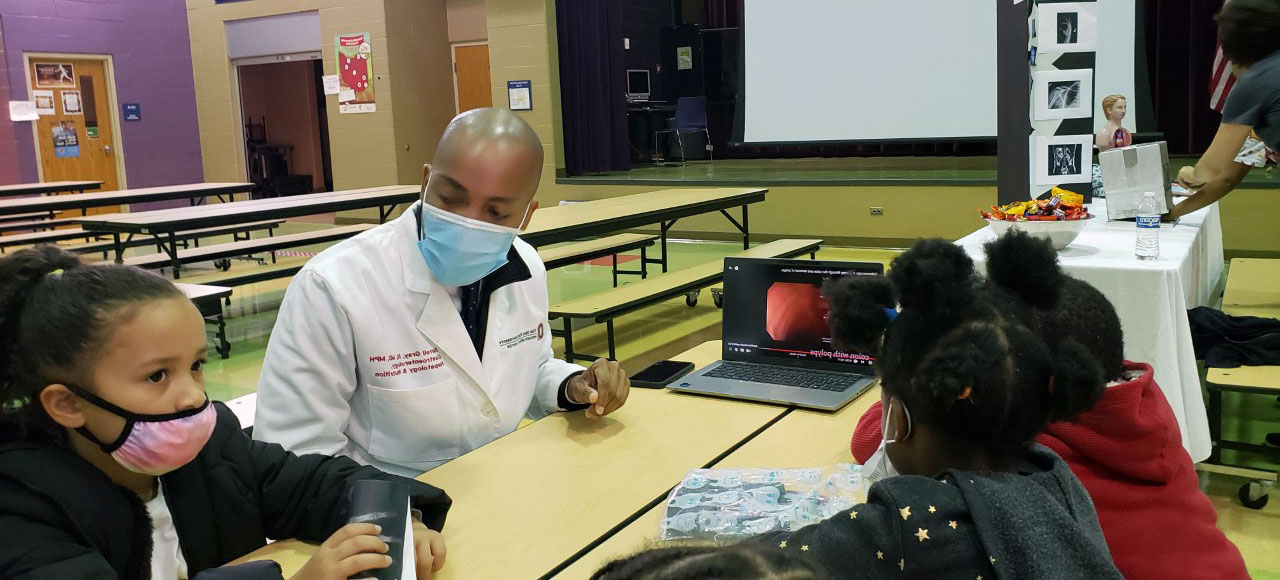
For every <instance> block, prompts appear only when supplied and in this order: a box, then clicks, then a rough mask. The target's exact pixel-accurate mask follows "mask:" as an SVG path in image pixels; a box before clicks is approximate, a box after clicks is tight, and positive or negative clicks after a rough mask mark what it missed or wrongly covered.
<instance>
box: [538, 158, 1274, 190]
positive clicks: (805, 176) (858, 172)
mask: <svg viewBox="0 0 1280 580" xmlns="http://www.w3.org/2000/svg"><path fill="white" fill-rule="evenodd" d="M1195 162H1196V158H1194V157H1175V158H1172V159H1170V160H1169V165H1170V167H1171V168H1172V169H1171V170H1176V169H1177V168H1179V167H1182V166H1183V165H1194V164H1195ZM557 181H558V182H560V183H579V184H601V185H604V184H612V185H626V184H632V185H634V184H637V183H642V184H654V185H679V184H681V183H682V182H694V183H698V182H702V183H706V182H712V183H718V184H731V183H742V184H745V185H752V186H769V185H832V184H837V185H858V184H859V182H863V184H866V185H873V184H876V183H877V182H893V183H896V184H899V185H901V184H932V185H995V183H996V158H995V157H843V158H825V157H821V158H817V157H815V158H806V159H721V160H719V161H714V162H706V161H696V162H690V163H687V164H684V165H681V164H679V163H670V164H667V165H647V166H637V167H634V168H632V169H631V170H630V171H613V172H608V173H597V174H590V175H577V176H573V177H563V176H562V177H560V178H559V179H558V180H557ZM1240 187H1242V188H1245V189H1248V188H1274V187H1280V176H1275V175H1270V176H1269V175H1268V174H1267V172H1266V171H1263V170H1260V169H1259V170H1254V171H1251V172H1250V173H1249V175H1248V176H1247V177H1246V178H1245V181H1244V183H1243V184H1242V185H1241V186H1240Z"/></svg>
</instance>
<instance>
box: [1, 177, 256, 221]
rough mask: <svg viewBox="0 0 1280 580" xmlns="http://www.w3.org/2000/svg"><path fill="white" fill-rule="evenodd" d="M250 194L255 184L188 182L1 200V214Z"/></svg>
mask: <svg viewBox="0 0 1280 580" xmlns="http://www.w3.org/2000/svg"><path fill="white" fill-rule="evenodd" d="M250 191H253V184H252V183H187V184H183V185H165V186H161V187H140V188H137V189H120V190H116V191H103V192H98V193H75V194H69V195H47V196H43V197H23V198H18V199H9V200H4V201H0V215H6V214H16V213H24V212H30V211H55V210H67V209H84V208H90V207H104V206H109V205H120V204H128V203H142V202H148V201H167V200H171V199H191V198H197V197H209V196H213V195H228V194H236V193H247V192H250ZM112 215H129V214H112ZM135 215H136V214H135Z"/></svg>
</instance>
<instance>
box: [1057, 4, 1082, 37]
mask: <svg viewBox="0 0 1280 580" xmlns="http://www.w3.org/2000/svg"><path fill="white" fill-rule="evenodd" d="M1079 40H1080V13H1079V12H1059V13H1058V44H1076V43H1077V42H1079Z"/></svg>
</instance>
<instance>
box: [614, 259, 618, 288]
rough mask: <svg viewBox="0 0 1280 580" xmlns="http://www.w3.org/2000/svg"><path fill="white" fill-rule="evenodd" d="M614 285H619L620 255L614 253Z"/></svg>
mask: <svg viewBox="0 0 1280 580" xmlns="http://www.w3.org/2000/svg"><path fill="white" fill-rule="evenodd" d="M613 287H614V288H617V287H618V255H617V254H614V255H613Z"/></svg>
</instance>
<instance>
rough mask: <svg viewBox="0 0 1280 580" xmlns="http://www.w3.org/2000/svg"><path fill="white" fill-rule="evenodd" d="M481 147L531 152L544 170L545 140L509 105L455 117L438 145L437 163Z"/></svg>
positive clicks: (468, 112) (502, 150)
mask: <svg viewBox="0 0 1280 580" xmlns="http://www.w3.org/2000/svg"><path fill="white" fill-rule="evenodd" d="M477 149H483V150H485V151H487V152H492V153H501V154H506V155H512V154H514V155H516V156H519V157H525V156H527V157H530V158H531V160H532V161H534V162H535V165H537V169H538V171H539V172H541V170H542V140H541V139H539V138H538V134H537V133H535V132H534V131H533V127H530V126H529V124H528V123H526V122H525V121H524V119H521V118H520V116H519V115H517V114H515V113H513V112H511V111H510V110H509V109H499V108H496V107H488V108H484V109H473V110H470V111H467V112H465V113H463V114H461V115H458V116H457V117H454V118H453V120H452V121H450V122H449V126H447V127H445V129H444V135H442V136H441V137H440V144H439V145H437V146H436V156H435V163H436V164H437V165H439V164H441V163H443V162H445V160H446V159H451V158H453V157H455V156H457V155H460V154H465V153H468V152H472V151H475V150H477ZM521 160H522V161H523V160H525V159H521ZM513 161H514V160H513Z"/></svg>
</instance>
